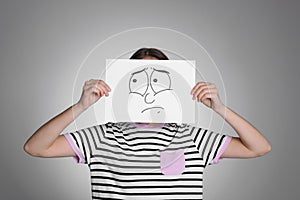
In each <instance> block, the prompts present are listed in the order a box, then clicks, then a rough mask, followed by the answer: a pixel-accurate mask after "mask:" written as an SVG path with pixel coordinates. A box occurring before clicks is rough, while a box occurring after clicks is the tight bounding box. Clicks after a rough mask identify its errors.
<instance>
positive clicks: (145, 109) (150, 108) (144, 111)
mask: <svg viewBox="0 0 300 200" xmlns="http://www.w3.org/2000/svg"><path fill="white" fill-rule="evenodd" d="M154 108H160V109H164V108H163V107H160V106H154V107H150V108H145V109H144V110H142V112H141V113H143V112H145V111H147V110H150V109H154ZM159 112H160V111H158V113H159Z"/></svg>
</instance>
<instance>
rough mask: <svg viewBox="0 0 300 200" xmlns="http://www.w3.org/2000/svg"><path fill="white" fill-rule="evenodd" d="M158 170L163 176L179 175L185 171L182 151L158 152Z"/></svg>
mask: <svg viewBox="0 0 300 200" xmlns="http://www.w3.org/2000/svg"><path fill="white" fill-rule="evenodd" d="M160 170H161V172H162V173H163V174H164V175H180V174H182V173H183V172H184V170H185V157H184V149H178V150H175V151H163V152H160Z"/></svg>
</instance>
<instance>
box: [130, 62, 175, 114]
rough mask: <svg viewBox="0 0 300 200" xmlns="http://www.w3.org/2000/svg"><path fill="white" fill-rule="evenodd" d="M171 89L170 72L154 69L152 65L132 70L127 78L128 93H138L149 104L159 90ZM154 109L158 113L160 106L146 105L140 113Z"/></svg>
mask: <svg viewBox="0 0 300 200" xmlns="http://www.w3.org/2000/svg"><path fill="white" fill-rule="evenodd" d="M169 90H172V89H171V77H170V72H169V71H166V70H161V69H156V68H154V67H145V68H144V69H142V70H139V71H136V72H133V73H132V74H131V77H130V79H129V94H138V95H140V96H141V97H142V98H144V102H145V103H146V104H150V106H151V105H152V104H153V103H154V102H155V96H156V95H157V94H159V93H161V92H164V91H169ZM150 109H154V110H157V111H156V113H157V114H159V113H160V110H161V109H164V108H163V107H161V106H157V105H156V106H152V107H147V108H145V109H143V110H142V111H141V113H143V112H145V111H147V110H150Z"/></svg>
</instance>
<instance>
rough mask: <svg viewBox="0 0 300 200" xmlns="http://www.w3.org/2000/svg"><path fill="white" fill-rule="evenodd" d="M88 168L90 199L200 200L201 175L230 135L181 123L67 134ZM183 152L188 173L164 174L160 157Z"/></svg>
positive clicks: (97, 128) (109, 126)
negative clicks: (178, 151) (164, 154)
mask: <svg viewBox="0 0 300 200" xmlns="http://www.w3.org/2000/svg"><path fill="white" fill-rule="evenodd" d="M69 134H70V135H71V136H72V137H71V138H72V141H73V143H74V145H76V146H77V147H78V149H79V150H80V151H81V153H82V155H83V156H84V160H85V163H86V164H88V166H89V168H90V174H91V190H92V199H143V200H144V199H155V200H157V199H165V200H167V199H168V200H171V199H180V200H183V199H189V200H192V199H198V200H199V199H202V195H203V172H204V169H205V167H206V166H207V165H208V164H212V160H213V159H214V158H215V157H216V155H217V153H218V152H219V150H220V149H221V148H222V145H223V144H224V142H225V140H226V138H227V137H228V136H225V135H221V134H217V133H214V132H212V131H209V130H206V129H202V128H198V127H194V126H190V125H186V124H182V125H178V124H173V123H172V124H165V125H164V126H163V127H161V128H140V127H136V126H135V125H133V124H131V123H125V122H122V123H121V122H120V123H107V124H103V125H97V126H93V127H89V128H85V129H81V130H79V131H76V132H73V133H69ZM178 149H184V157H185V171H184V172H183V173H182V174H179V175H164V174H162V172H161V169H160V153H161V152H164V151H174V150H178Z"/></svg>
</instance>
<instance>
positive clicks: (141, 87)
mask: <svg viewBox="0 0 300 200" xmlns="http://www.w3.org/2000/svg"><path fill="white" fill-rule="evenodd" d="M179 104H180V103H179V100H178V98H177V96H176V94H175V92H174V91H173V89H172V79H171V74H170V72H169V71H167V70H164V69H159V68H157V67H151V66H149V67H144V68H142V69H141V70H137V71H134V72H133V73H131V76H130V78H129V98H128V114H129V117H130V119H132V121H140V122H165V121H169V120H175V121H176V120H181V117H182V115H181V114H180V113H182V112H181V106H180V105H179ZM172 113H173V114H172ZM174 113H175V114H174Z"/></svg>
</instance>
